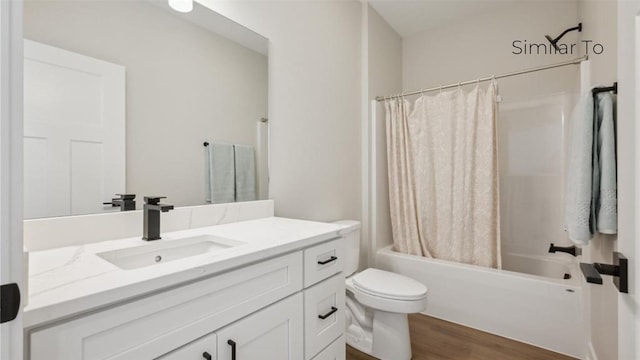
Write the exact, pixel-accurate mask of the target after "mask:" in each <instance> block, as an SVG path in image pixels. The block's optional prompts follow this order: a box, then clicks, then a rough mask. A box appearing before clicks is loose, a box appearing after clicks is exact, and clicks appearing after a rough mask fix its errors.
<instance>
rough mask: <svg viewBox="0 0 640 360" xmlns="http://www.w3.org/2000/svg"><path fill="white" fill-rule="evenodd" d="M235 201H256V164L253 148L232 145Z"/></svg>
mask: <svg viewBox="0 0 640 360" xmlns="http://www.w3.org/2000/svg"><path fill="white" fill-rule="evenodd" d="M234 148H235V163H236V165H235V167H236V201H253V200H256V163H255V155H254V150H253V146H251V145H234Z"/></svg>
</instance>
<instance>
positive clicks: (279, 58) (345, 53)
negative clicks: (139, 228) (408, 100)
mask: <svg viewBox="0 0 640 360" xmlns="http://www.w3.org/2000/svg"><path fill="white" fill-rule="evenodd" d="M199 2H201V3H202V4H204V5H206V6H208V7H210V8H211V9H214V10H216V11H218V12H220V13H221V14H222V15H225V16H227V17H229V18H230V19H232V20H234V21H237V22H238V23H240V24H241V25H244V26H247V27H249V28H250V29H252V30H254V31H256V32H258V33H259V34H261V35H263V36H265V37H267V38H269V41H270V46H269V124H270V125H271V163H270V184H269V196H270V198H272V199H274V200H275V204H276V214H277V215H278V216H286V217H293V218H304V219H312V220H320V221H330V220H338V219H344V218H353V219H356V220H359V219H360V213H361V211H360V200H361V191H360V190H361V181H360V177H361V173H360V169H361V166H360V141H361V140H360V119H361V118H360V116H361V110H360V109H361V97H360V94H361V88H360V80H361V78H360V77H361V62H360V56H361V54H360V51H361V43H360V35H361V34H360V28H361V18H360V16H361V5H360V3H358V2H356V1H337V2H325V1H309V2H307V1H304V2H302V1H301V2H298V1H283V2H262V1H242V2H240V1H216V0H199Z"/></svg>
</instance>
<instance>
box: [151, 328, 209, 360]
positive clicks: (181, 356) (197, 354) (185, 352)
mask: <svg viewBox="0 0 640 360" xmlns="http://www.w3.org/2000/svg"><path fill="white" fill-rule="evenodd" d="M216 345H217V343H216V334H209V335H206V336H203V337H201V338H200V339H198V340H194V341H192V342H190V343H188V344H187V345H185V346H182V347H180V348H178V349H175V350H173V351H172V352H170V353H168V354H165V355H162V356H160V357H159V358H156V359H155V360H216Z"/></svg>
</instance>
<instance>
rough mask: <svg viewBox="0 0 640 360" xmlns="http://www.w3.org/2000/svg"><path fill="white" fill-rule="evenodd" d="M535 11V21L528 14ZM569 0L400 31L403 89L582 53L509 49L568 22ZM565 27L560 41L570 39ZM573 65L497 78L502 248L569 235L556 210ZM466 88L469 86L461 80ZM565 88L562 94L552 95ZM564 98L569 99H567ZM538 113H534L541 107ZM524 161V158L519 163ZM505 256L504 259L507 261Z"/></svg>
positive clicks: (524, 247) (526, 249) (538, 247)
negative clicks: (412, 32) (413, 31)
mask: <svg viewBox="0 0 640 360" xmlns="http://www.w3.org/2000/svg"><path fill="white" fill-rule="evenodd" d="M531 19H536V21H531ZM577 23H578V21H577V4H576V2H575V1H554V2H546V1H545V2H542V1H523V2H505V3H504V4H501V5H500V6H499V7H495V8H492V9H491V10H490V11H485V12H481V13H478V14H475V15H474V16H473V17H469V18H462V19H459V20H456V21H454V22H451V23H449V24H447V25H443V26H440V27H436V28H433V29H430V30H427V31H425V32H422V33H418V34H415V35H412V36H409V37H406V38H405V39H404V42H403V48H402V50H403V58H402V61H403V83H402V85H403V88H404V90H405V91H411V90H417V89H420V88H431V87H437V86H438V85H448V84H452V83H456V82H460V81H467V80H473V79H477V78H478V77H487V76H490V75H492V74H502V73H508V72H513V71H519V70H524V69H528V68H532V67H537V66H542V65H548V64H553V63H556V62H560V61H564V60H570V59H575V58H578V57H580V56H581V55H582V53H579V52H578V48H577V47H576V52H575V53H574V54H567V55H560V54H540V55H538V54H532V55H530V54H514V53H513V52H518V49H516V48H514V47H513V42H514V41H516V40H519V41H521V43H519V46H522V44H523V43H524V42H525V41H526V42H527V43H540V44H547V47H548V48H550V46H548V42H547V40H546V39H545V37H544V35H545V34H549V35H551V36H554V37H555V36H556V35H558V34H559V33H560V32H562V31H563V30H564V29H566V28H567V27H571V26H575V25H576V24H577ZM577 39H578V37H577V35H576V33H575V32H574V33H570V34H568V35H566V37H565V38H563V39H562V41H561V43H574V42H576V41H577ZM577 77H578V67H577V66H568V67H562V68H556V69H551V70H546V71H542V72H536V73H532V74H525V75H518V76H514V77H510V78H504V79H499V80H498V84H499V91H500V94H501V95H502V98H503V102H502V103H501V104H500V108H501V110H500V121H499V126H498V127H499V132H500V134H499V136H498V139H499V146H498V148H499V158H500V193H501V195H500V200H501V201H500V206H501V218H502V221H501V235H502V251H503V253H504V254H505V256H506V254H509V253H528V254H544V253H546V252H547V249H548V246H549V243H551V242H553V243H555V244H558V245H566V244H568V243H569V240H568V238H567V237H566V234H565V232H564V226H563V225H564V224H563V220H562V219H563V215H562V208H563V206H562V204H563V203H562V193H563V178H562V177H563V169H564V163H563V156H562V154H563V150H564V137H563V134H565V129H566V121H565V119H566V118H568V117H569V116H570V114H571V110H572V104H571V101H567V100H566V99H567V98H569V96H566V93H572V92H573V89H574V88H575V84H576V81H577ZM468 88H470V86H469V87H468ZM560 93H565V95H564V96H559V95H560ZM569 100H570V99H569ZM543 113H544V114H545V118H543V119H540V116H542V114H543ZM523 163H526V164H528V165H527V166H525V167H523V166H520V165H521V164H523ZM506 263H508V262H506Z"/></svg>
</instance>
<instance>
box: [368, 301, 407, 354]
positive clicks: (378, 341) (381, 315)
mask: <svg viewBox="0 0 640 360" xmlns="http://www.w3.org/2000/svg"><path fill="white" fill-rule="evenodd" d="M373 340H374V341H373V351H372V353H371V355H372V356H375V357H377V358H378V359H382V360H410V359H411V340H410V337H409V321H408V318H407V314H397V313H390V312H385V311H375V312H374V314H373Z"/></svg>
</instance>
